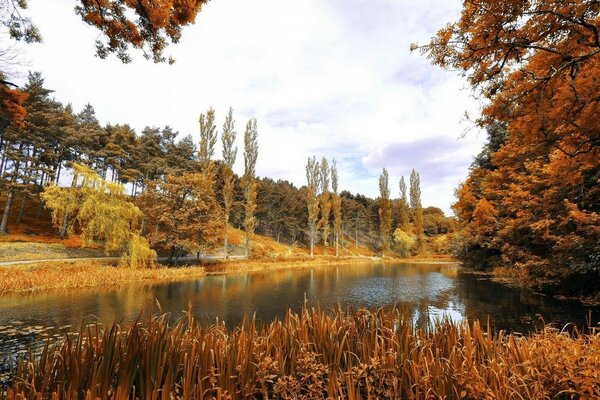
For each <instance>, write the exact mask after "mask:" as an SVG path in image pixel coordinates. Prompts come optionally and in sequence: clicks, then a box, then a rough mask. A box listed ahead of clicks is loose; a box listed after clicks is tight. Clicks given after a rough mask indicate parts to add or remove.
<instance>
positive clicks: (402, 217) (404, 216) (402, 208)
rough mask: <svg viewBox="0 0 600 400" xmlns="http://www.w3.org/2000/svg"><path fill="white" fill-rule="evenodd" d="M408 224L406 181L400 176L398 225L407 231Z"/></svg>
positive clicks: (408, 211) (408, 206) (408, 210)
mask: <svg viewBox="0 0 600 400" xmlns="http://www.w3.org/2000/svg"><path fill="white" fill-rule="evenodd" d="M409 226H410V205H409V203H408V196H407V194H406V182H405V181H404V177H403V176H402V177H400V200H399V201H398V227H399V228H400V229H402V230H403V231H404V232H408V230H409Z"/></svg>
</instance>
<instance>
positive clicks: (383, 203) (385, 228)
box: [378, 168, 392, 257]
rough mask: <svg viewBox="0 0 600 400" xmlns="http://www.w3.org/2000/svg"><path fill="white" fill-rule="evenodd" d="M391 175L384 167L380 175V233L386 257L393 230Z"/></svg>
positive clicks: (383, 253) (383, 255)
mask: <svg viewBox="0 0 600 400" xmlns="http://www.w3.org/2000/svg"><path fill="white" fill-rule="evenodd" d="M389 181H390V177H389V174H388V171H387V169H385V168H384V169H383V171H382V173H381V175H380V176H379V210H378V214H379V234H380V238H381V246H382V252H381V256H382V257H385V253H386V251H389V250H390V235H391V231H392V203H391V200H390V185H389Z"/></svg>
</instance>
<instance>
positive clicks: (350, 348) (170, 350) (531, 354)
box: [0, 309, 600, 400]
mask: <svg viewBox="0 0 600 400" xmlns="http://www.w3.org/2000/svg"><path fill="white" fill-rule="evenodd" d="M12 382H13V383H12V386H11V387H9V388H7V390H6V391H5V393H3V394H0V398H4V399H11V400H12V399H45V398H52V399H58V398H63V399H106V398H112V399H127V398H139V399H168V398H172V399H233V398H235V399H271V398H278V399H325V398H327V399H330V398H331V399H351V400H352V399H381V398H386V399H443V398H445V399H451V398H464V399H571V398H573V399H598V398H600V386H599V382H600V334H599V333H598V332H590V333H587V334H579V333H577V332H575V333H571V334H566V333H562V332H558V331H555V330H544V331H542V332H540V333H537V334H532V335H530V336H527V337H520V336H514V335H510V334H504V333H503V332H499V333H497V334H494V333H493V332H492V331H491V330H490V329H489V327H482V326H481V325H480V324H479V323H478V322H473V323H453V322H451V321H448V320H441V321H438V322H435V323H433V324H432V325H431V326H429V327H428V328H416V327H414V326H413V324H412V323H411V319H410V318H409V317H408V316H407V315H406V314H405V313H403V312H401V311H399V310H375V311H368V310H365V309H359V310H347V311H344V310H341V309H338V310H336V311H333V312H322V311H321V310H319V309H304V310H303V311H302V312H300V313H294V312H291V311H289V312H288V313H287V315H286V316H285V317H284V318H283V319H281V320H275V321H273V322H271V323H270V324H267V325H260V326H259V325H258V324H257V322H256V320H255V319H253V318H250V317H248V318H246V319H245V320H244V321H243V322H241V324H240V325H239V326H238V327H237V328H236V329H233V330H228V329H227V328H226V327H225V326H224V325H223V324H212V325H208V326H205V325H202V324H200V323H198V322H197V321H195V320H194V318H193V317H192V314H191V313H188V314H187V316H186V317H185V318H182V319H180V320H178V321H176V322H173V323H170V322H169V318H168V317H167V316H162V317H159V318H156V317H151V318H150V319H148V320H145V321H136V322H135V323H133V324H130V325H128V326H121V325H118V324H115V325H112V326H109V327H107V328H106V329H102V328H101V327H99V326H82V327H81V329H80V332H79V334H78V335H71V334H68V335H67V336H65V337H64V339H62V341H61V342H59V343H57V344H56V345H53V346H50V345H46V346H45V348H44V350H43V352H42V353H41V355H38V356H33V355H30V356H29V358H28V359H27V360H23V361H21V362H19V364H18V365H17V367H16V369H15V372H14V375H13V379H12Z"/></svg>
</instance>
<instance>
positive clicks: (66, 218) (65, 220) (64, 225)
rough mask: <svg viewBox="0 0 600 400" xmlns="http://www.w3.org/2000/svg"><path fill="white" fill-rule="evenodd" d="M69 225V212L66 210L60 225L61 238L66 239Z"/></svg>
mask: <svg viewBox="0 0 600 400" xmlns="http://www.w3.org/2000/svg"><path fill="white" fill-rule="evenodd" d="M68 226H69V213H68V212H66V213H65V216H64V217H63V222H62V225H61V227H60V238H61V239H65V238H66V237H67V227H68Z"/></svg>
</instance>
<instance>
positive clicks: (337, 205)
mask: <svg viewBox="0 0 600 400" xmlns="http://www.w3.org/2000/svg"><path fill="white" fill-rule="evenodd" d="M331 188H332V190H333V193H332V199H331V203H332V208H333V234H334V238H335V256H336V257H338V256H339V246H340V240H341V237H342V198H341V197H340V195H339V193H338V169H337V162H336V161H335V159H333V160H332V162H331Z"/></svg>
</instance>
